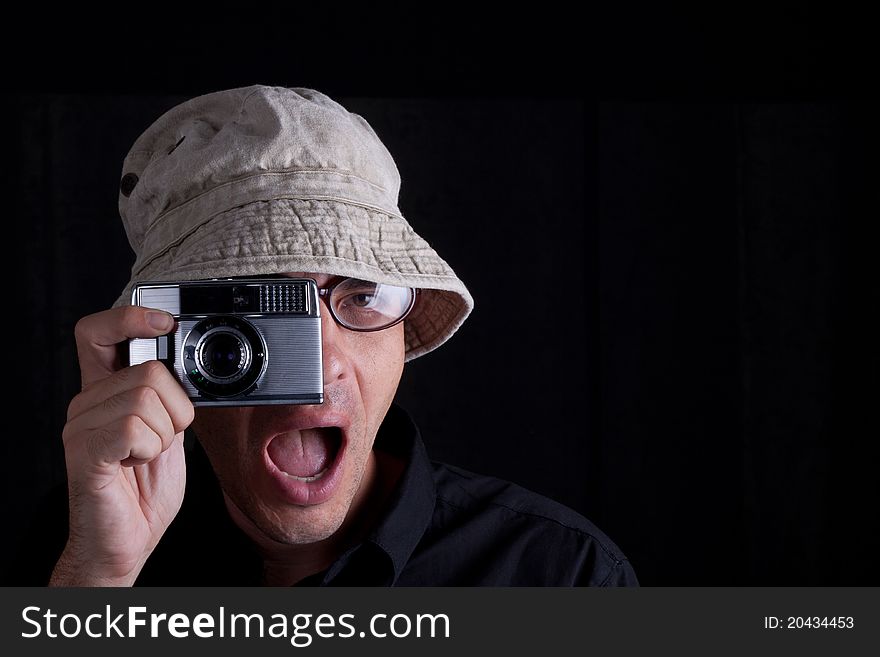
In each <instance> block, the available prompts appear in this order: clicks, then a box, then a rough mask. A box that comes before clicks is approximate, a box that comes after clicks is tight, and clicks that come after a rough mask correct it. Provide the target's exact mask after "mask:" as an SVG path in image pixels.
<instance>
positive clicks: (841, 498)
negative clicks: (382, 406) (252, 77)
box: [3, 94, 880, 585]
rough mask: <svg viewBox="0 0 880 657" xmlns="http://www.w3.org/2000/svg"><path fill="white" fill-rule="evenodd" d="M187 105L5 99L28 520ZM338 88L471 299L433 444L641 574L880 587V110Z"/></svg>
mask: <svg viewBox="0 0 880 657" xmlns="http://www.w3.org/2000/svg"><path fill="white" fill-rule="evenodd" d="M182 98H183V97H182V96H150V95H115V94H105V95H95V94H18V95H16V96H13V97H11V99H12V101H13V106H14V108H15V114H14V116H15V120H16V125H17V128H18V129H17V130H16V131H15V132H14V133H13V134H12V138H11V139H10V140H9V142H8V143H7V147H8V148H11V149H13V153H14V158H12V160H13V161H15V162H17V163H19V165H20V166H17V167H15V168H14V170H13V171H12V172H11V175H12V176H13V177H12V180H13V182H14V188H15V190H16V193H15V200H16V206H15V215H14V221H11V222H10V221H8V222H7V223H12V224H13V225H14V226H15V228H16V230H17V234H16V237H15V240H14V243H13V244H14V250H15V252H16V255H17V256H18V257H19V258H21V261H20V263H19V267H20V268H19V269H18V272H19V276H20V279H19V280H17V281H16V286H15V292H14V293H13V296H12V297H10V299H11V300H12V301H14V304H15V306H16V307H17V308H21V315H20V316H16V326H17V327H18V328H19V332H18V335H17V336H16V343H17V345H16V347H15V350H14V351H15V354H16V359H18V358H21V359H22V362H21V363H20V365H19V367H20V368H21V369H20V371H21V372H23V376H22V378H21V381H20V382H19V383H18V386H17V387H18V390H17V393H16V394H15V396H14V398H13V407H12V414H13V416H15V417H18V418H27V419H28V422H27V423H26V424H25V425H22V426H21V428H19V429H13V428H12V427H11V426H10V427H8V428H7V439H6V440H5V441H4V442H5V450H6V459H5V462H6V463H7V464H10V466H11V467H8V468H7V475H6V477H5V478H4V485H5V493H4V498H3V499H4V508H5V513H6V518H7V532H8V533H7V537H11V538H12V539H14V538H15V537H16V536H17V535H19V533H20V531H21V530H22V528H23V527H24V526H25V525H26V523H27V522H28V521H29V520H31V519H32V518H31V516H32V512H33V509H34V506H35V503H36V500H37V498H38V496H39V495H40V494H42V493H44V492H45V490H46V489H47V487H48V486H50V485H51V484H52V483H54V482H58V481H60V480H61V479H62V478H63V471H64V467H63V456H62V451H61V446H60V432H61V427H62V426H63V422H64V414H65V408H66V405H67V403H68V402H69V399H70V398H71V397H72V396H73V395H74V394H75V393H76V392H77V383H78V378H77V377H78V371H77V368H76V359H75V350H74V344H73V339H72V327H73V325H74V323H75V322H76V320H77V318H79V317H80V316H82V315H83V314H86V313H89V312H94V311H97V310H99V309H102V308H104V307H106V306H108V305H109V304H111V303H112V301H113V300H114V299H115V297H116V295H117V294H118V291H119V290H120V289H121V287H122V285H123V284H124V282H125V281H126V280H127V276H128V269H129V267H130V264H131V261H132V256H131V253H130V250H129V248H128V245H127V243H126V241H125V237H124V233H123V230H122V226H121V223H120V221H119V218H118V214H117V211H116V193H117V192H116V190H117V185H118V180H119V177H120V174H121V172H120V170H119V167H120V165H121V161H122V158H123V156H124V155H125V153H126V152H127V149H128V147H129V146H130V144H131V143H132V141H133V140H134V139H135V138H136V137H137V135H138V134H139V133H140V132H141V131H142V130H143V129H144V128H145V127H146V126H147V125H148V123H149V122H150V121H152V120H153V119H154V118H156V117H157V116H158V115H159V114H160V113H161V112H162V111H164V110H165V109H167V108H169V107H171V106H172V105H173V104H175V103H176V102H178V101H179V100H181V99H182ZM337 99H338V100H340V101H341V102H343V104H345V105H346V106H347V107H349V108H350V109H351V110H353V111H356V112H358V113H360V114H362V115H363V116H364V117H365V118H366V119H367V120H368V121H369V122H370V123H371V124H372V125H373V126H374V128H375V129H376V131H377V132H378V134H379V135H380V137H381V138H382V139H383V140H384V141H385V143H386V144H387V146H388V147H389V149H390V151H391V152H392V153H393V154H394V156H395V159H396V161H397V162H398V166H399V168H400V170H401V174H402V178H403V188H402V193H401V199H400V205H401V208H402V210H403V212H404V215H405V216H407V217H408V218H409V219H410V221H411V222H412V223H413V225H414V227H415V228H416V230H417V231H419V232H421V233H422V234H423V235H424V236H426V237H427V239H428V240H429V241H430V242H431V243H432V245H434V246H435V247H436V248H437V249H438V251H439V252H440V253H441V254H442V255H443V256H444V257H445V258H446V259H447V260H448V261H449V262H450V263H451V264H452V266H453V267H454V268H455V269H456V270H457V272H458V273H459V274H460V275H461V276H462V278H463V279H464V280H465V281H466V282H467V284H468V285H469V286H470V288H471V290H472V292H473V294H474V297H475V298H476V301H477V308H476V311H475V312H474V314H473V316H472V317H471V319H469V320H468V322H467V323H466V324H465V326H464V328H463V329H462V330H461V332H460V333H459V334H458V335H457V336H456V337H455V338H454V339H453V340H452V341H451V342H450V343H448V344H447V345H445V346H444V347H443V348H441V349H440V350H438V351H437V352H435V353H433V354H430V355H428V356H427V357H425V358H422V359H418V360H416V361H415V362H413V363H411V364H410V365H408V366H407V369H406V372H405V375H404V380H403V383H402V386H401V390H400V393H399V396H398V397H399V400H400V401H401V403H403V404H404V406H405V407H407V408H408V409H409V410H410V412H411V413H412V414H413V415H414V416H415V418H416V420H417V421H418V422H419V423H420V424H421V426H422V428H423V432H424V437H425V440H426V442H427V444H428V447H429V451H430V453H431V455H432V456H433V457H435V458H438V459H440V460H446V461H449V462H452V463H455V464H457V465H461V466H463V467H466V468H469V469H473V470H476V471H480V472H484V473H489V474H495V475H498V476H501V477H504V478H508V479H511V480H514V481H516V482H518V483H520V484H522V485H524V486H526V487H529V488H532V489H534V490H537V491H539V492H541V493H544V494H546V495H548V496H550V497H553V498H555V499H557V500H559V501H561V502H563V503H565V504H568V505H570V506H572V507H574V508H575V509H577V510H579V511H581V512H582V513H584V514H585V515H587V516H588V517H590V518H591V519H592V520H594V521H595V522H596V523H597V524H598V525H599V526H600V527H601V528H603V529H604V530H605V531H606V532H607V533H608V534H609V535H610V536H611V537H612V538H613V539H614V540H615V541H616V542H617V543H618V544H619V545H620V547H621V548H622V549H623V550H624V551H625V553H626V554H627V555H628V556H629V557H630V558H631V560H632V562H633V564H634V566H635V568H636V571H637V573H638V574H639V576H640V578H641V579H642V582H643V583H644V584H648V585H652V584H654V585H659V584H668V585H679V584H682V585H683V584H695V585H701V584H707V585H708V584H717V585H727V584H734V585H752V584H774V585H776V584H797V585H807V584H818V585H863V584H873V585H876V584H878V583H880V568H878V565H877V559H876V555H877V554H878V551H880V543H878V535H880V532H878V526H877V525H878V520H877V518H878V515H877V501H878V489H877V483H876V476H875V472H874V471H875V469H876V464H877V462H878V456H880V450H878V446H877V444H878V438H877V437H878V436H880V427H878V420H877V415H876V407H877V361H878V357H877V347H876V335H877V308H878V299H877V292H876V287H877V265H876V262H877V259H876V242H872V241H871V240H870V239H869V235H870V234H871V233H872V231H873V229H874V228H875V224H876V222H877V207H878V203H877V201H878V199H877V191H876V190H877V182H876V181H877V178H876V172H877V168H876V165H875V163H874V159H875V157H876V153H877V152H878V147H880V135H878V127H877V120H876V119H877V116H878V114H877V110H878V107H877V103H872V102H867V101H858V102H856V101H853V102H843V101H836V102H830V101H826V102H790V103H769V102H766V103H746V102H711V103H709V102H702V103H698V102H679V103H666V102H592V101H587V100H583V99H581V100H577V99H565V98H555V99H554V98H542V97H538V96H536V97H531V98H517V99H512V98H508V99H501V98H446V99H443V98H388V99H380V98H364V97H351V96H338V97H337ZM7 289H9V288H7ZM21 301H23V302H24V303H21ZM36 520H37V521H39V519H36ZM13 543H14V541H10V540H7V541H5V542H4V543H3V550H4V555H3V556H4V561H5V557H6V555H7V551H8V550H9V549H11V547H12V545H13Z"/></svg>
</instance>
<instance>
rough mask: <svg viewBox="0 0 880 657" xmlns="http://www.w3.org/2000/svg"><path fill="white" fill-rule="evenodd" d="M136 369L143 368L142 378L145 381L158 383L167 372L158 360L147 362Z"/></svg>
mask: <svg viewBox="0 0 880 657" xmlns="http://www.w3.org/2000/svg"><path fill="white" fill-rule="evenodd" d="M137 367H140V368H143V372H144V376H145V377H146V379H147V381H150V382H154V383H158V382H160V381H162V380H163V379H164V378H165V376H167V374H168V370H167V369H165V366H164V365H163V364H162V363H160V362H159V361H158V360H148V361H147V362H145V363H142V364H140V365H138V366H137Z"/></svg>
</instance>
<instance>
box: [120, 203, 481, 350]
mask: <svg viewBox="0 0 880 657" xmlns="http://www.w3.org/2000/svg"><path fill="white" fill-rule="evenodd" d="M283 272H312V273H325V274H333V275H337V276H353V277H356V278H361V279H364V280H371V281H376V282H379V283H387V284H389V285H400V286H404V287H414V288H418V289H420V290H421V293H420V298H419V300H418V302H417V303H416V306H415V307H414V308H413V310H412V312H411V313H410V314H409V316H408V317H407V318H406V320H405V321H404V333H405V345H406V360H407V361H409V360H412V359H414V358H417V357H418V356H421V355H423V354H426V353H428V352H429V351H432V350H434V349H436V348H437V347H439V346H440V345H441V344H443V343H444V342H445V341H446V340H448V339H449V338H450V337H451V336H452V334H453V333H455V331H456V330H457V329H458V327H459V326H461V324H462V323H463V322H464V320H465V319H466V318H467V316H468V315H469V314H470V312H471V310H472V309H473V306H474V302H473V298H472V297H471V295H470V293H469V292H468V290H467V288H466V287H465V286H464V283H462V282H461V280H459V278H458V277H457V276H456V275H455V272H454V271H453V270H452V268H451V267H450V266H449V265H448V264H447V263H446V262H445V261H444V260H443V259H442V258H440V256H439V255H437V253H436V252H435V251H434V250H433V249H432V248H431V247H430V246H429V245H428V243H427V242H426V241H425V240H423V239H422V238H421V237H419V236H418V235H417V234H416V233H415V232H414V231H413V230H412V228H411V227H410V226H409V224H408V223H407V222H406V221H405V220H404V219H403V218H401V217H397V216H394V215H389V214H386V213H383V212H380V211H377V210H376V209H374V208H367V207H363V206H359V205H355V204H351V203H344V202H340V201H338V200H319V199H298V198H281V199H272V200H268V201H256V202H253V203H248V204H246V205H243V206H239V207H235V208H232V209H230V210H227V211H225V212H223V213H221V214H218V215H215V216H213V217H207V218H205V220H204V221H202V222H196V227H195V228H194V229H193V230H192V231H190V232H189V233H188V234H186V235H184V236H183V237H182V238H181V239H180V240H178V241H177V242H176V243H173V244H171V245H170V246H169V247H168V248H166V249H165V250H163V251H161V252H160V253H157V254H155V255H152V256H150V258H149V260H147V261H146V262H141V261H138V262H136V263H135V266H134V268H133V269H132V277H131V280H130V281H129V283H128V285H126V287H125V289H124V290H123V292H122V294H121V295H120V297H119V298H118V299H117V300H116V303H115V304H114V306H121V305H126V304H129V303H130V302H131V289H132V287H133V285H134V284H135V283H136V282H140V281H148V280H149V281H190V280H200V279H209V278H225V277H229V276H261V275H267V274H277V273H283Z"/></svg>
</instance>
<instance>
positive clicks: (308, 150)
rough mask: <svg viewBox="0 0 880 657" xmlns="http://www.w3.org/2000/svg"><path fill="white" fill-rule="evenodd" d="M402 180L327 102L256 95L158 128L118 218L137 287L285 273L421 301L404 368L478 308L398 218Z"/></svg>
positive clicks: (224, 99)
mask: <svg viewBox="0 0 880 657" xmlns="http://www.w3.org/2000/svg"><path fill="white" fill-rule="evenodd" d="M399 191H400V174H399V173H398V170H397V166H396V165H395V163H394V160H393V159H392V157H391V154H390V153H389V152H388V150H387V149H386V148H385V146H384V145H383V144H382V142H381V141H380V140H379V138H378V136H377V135H376V133H375V132H374V131H373V129H372V128H371V127H370V125H369V124H368V123H367V122H366V121H365V120H364V119H363V118H362V117H360V116H359V115H357V114H354V113H352V112H349V111H347V110H346V109H345V108H343V107H342V106H341V105H340V104H338V103H337V102H335V101H333V100H331V99H330V98H328V97H327V96H325V95H324V94H322V93H320V92H318V91H315V90H312V89H305V88H300V87H294V88H285V87H269V86H263V85H255V86H250V87H242V88H239V89H231V90H227V91H220V92H216V93H210V94H207V95H204V96H199V97H197V98H193V99H191V100H189V101H187V102H185V103H183V104H181V105H178V106H176V107H174V108H172V109H170V110H169V111H168V112H166V113H165V114H164V115H162V116H161V117H160V118H159V119H158V120H157V121H156V122H155V123H153V125H151V126H150V127H149V128H147V130H146V131H145V132H144V133H143V134H142V135H141V136H140V137H139V138H138V139H137V141H136V142H135V143H134V145H133V146H132V148H131V150H130V151H129V153H128V155H127V156H126V158H125V161H124V163H123V168H122V181H121V184H120V193H119V213H120V215H121V216H122V221H123V224H124V225H125V231H126V234H127V235H128V241H129V243H130V244H131V247H132V249H133V250H134V253H135V256H136V260H135V263H134V266H133V267H132V273H131V280H130V281H129V283H128V285H127V286H126V287H125V289H124V290H123V292H122V294H121V295H120V297H119V299H117V301H116V303H115V304H114V305H115V306H120V305H125V304H128V303H130V297H131V288H132V285H133V284H134V283H135V282H140V281H175V280H197V279H206V278H223V277H228V276H259V275H267V274H276V273H282V272H289V271H305V272H315V273H327V274H334V275H340V276H353V277H357V278H361V279H364V280H370V281H376V282H379V283H387V284H391V285H400V286H405V287H415V288H419V289H420V290H421V291H422V292H421V294H420V297H419V300H418V302H417V304H416V307H415V308H414V309H413V311H412V312H411V313H410V315H409V316H408V317H407V318H406V320H405V322H404V330H405V335H406V360H412V359H413V358H416V357H418V356H421V355H422V354H425V353H427V352H429V351H431V350H432V349H436V348H437V347H438V346H440V345H441V344H442V343H443V342H445V341H446V340H448V339H449V338H450V336H452V334H453V333H454V332H455V331H456V330H457V329H458V327H459V326H461V324H462V322H464V320H465V318H466V317H467V316H468V314H470V312H471V310H472V309H473V305H474V302H473V299H472V297H471V295H470V293H469V292H468V290H467V288H466V287H465V285H464V283H462V281H461V280H459V278H458V277H457V276H456V275H455V272H454V271H453V270H452V268H451V267H450V266H449V265H448V264H447V263H446V262H445V261H444V260H443V259H442V258H440V256H439V255H437V253H436V252H435V251H434V250H433V249H432V248H431V247H430V246H429V245H428V243H427V242H426V241H425V240H423V239H422V238H421V237H419V236H418V235H417V234H416V233H415V231H414V230H413V229H412V228H411V227H410V225H409V223H408V222H407V221H406V219H404V217H403V216H402V214H401V213H400V210H399V209H398V207H397V198H398V192H399Z"/></svg>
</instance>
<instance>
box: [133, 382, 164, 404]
mask: <svg viewBox="0 0 880 657" xmlns="http://www.w3.org/2000/svg"><path fill="white" fill-rule="evenodd" d="M130 394H131V396H132V398H133V400H134V404H135V406H137V407H138V408H144V407H148V406H150V405H152V404H154V403H155V402H156V401H158V400H159V394H158V393H157V392H156V391H155V390H154V389H153V388H151V387H150V386H137V387H135V388H133V389H132V390H131V393H130Z"/></svg>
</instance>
